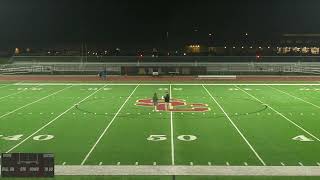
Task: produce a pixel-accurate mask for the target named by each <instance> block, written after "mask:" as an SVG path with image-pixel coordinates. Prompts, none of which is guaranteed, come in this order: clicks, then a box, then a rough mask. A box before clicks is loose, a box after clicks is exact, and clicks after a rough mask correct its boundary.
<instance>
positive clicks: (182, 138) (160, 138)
mask: <svg viewBox="0 0 320 180" xmlns="http://www.w3.org/2000/svg"><path fill="white" fill-rule="evenodd" d="M167 139H168V138H167V136H166V135H150V136H149V137H148V138H147V140H148V141H165V140H167ZM177 139H178V140H180V141H194V140H197V136H194V135H180V136H178V137H177Z"/></svg>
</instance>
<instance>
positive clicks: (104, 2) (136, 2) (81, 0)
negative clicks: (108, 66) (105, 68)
mask: <svg viewBox="0 0 320 180" xmlns="http://www.w3.org/2000/svg"><path fill="white" fill-rule="evenodd" d="M319 7H320V1H319V0H306V1H304V0H299V1H298V0H184V1H183V0H161V1H155V0H148V1H146V0H145V1H144V0H1V1H0V24H1V25H0V46H2V47H3V46H18V45H20V46H22V45H29V46H32V45H42V46H54V45H61V44H77V43H81V42H87V43H89V44H96V45H106V46H112V47H130V46H139V47H163V46H165V44H166V42H167V33H166V32H169V40H170V43H171V44H172V46H181V45H182V44H186V43H190V42H191V41H195V40H199V41H205V40H206V39H207V38H208V34H209V33H213V34H214V38H215V39H216V40H230V39H235V40H237V39H241V38H242V35H243V34H244V33H245V32H248V33H249V35H250V38H254V39H267V40H268V39H273V38H277V36H278V35H279V34H282V33H320V12H319ZM195 30H198V31H195Z"/></svg>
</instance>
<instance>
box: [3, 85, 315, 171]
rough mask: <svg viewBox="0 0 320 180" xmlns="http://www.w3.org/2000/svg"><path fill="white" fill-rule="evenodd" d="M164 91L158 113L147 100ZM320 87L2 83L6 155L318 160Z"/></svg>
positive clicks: (127, 161)
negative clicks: (165, 105) (166, 99)
mask: <svg viewBox="0 0 320 180" xmlns="http://www.w3.org/2000/svg"><path fill="white" fill-rule="evenodd" d="M167 91H168V92H169V93H170V94H171V98H172V105H171V107H169V109H167V110H165V109H164V110H163V109H161V108H159V111H155V110H154V108H153V107H151V106H150V104H148V99H150V98H152V95H153V93H154V92H157V93H158V95H159V96H162V95H164V94H165V92H167ZM319 93H320V85H307V84H295V85H279V84H273V85H272V84H271V85H261V84H260V85H259V84H257V85H252V84H251V85H246V84H241V85H233V84H220V85H219V84H216V85H204V86H202V85H200V84H199V85H196V84H194V85H191V84H189V85H188V84H171V85H169V84H149V85H146V84H142V85H138V84H117V85H115V84H109V85H102V84H51V85H49V84H1V85H0V122H1V126H0V152H2V153H4V152H50V153H55V156H56V161H55V162H56V164H57V165H186V166H190V165H194V166H196V165H205V166H207V165H211V166H215V165H218V166H263V165H266V166H319V165H320V155H319V152H320V143H319V141H320V119H319V117H320V112H319V110H320V103H319V100H320V94H319ZM139 100H140V101H141V102H143V103H142V104H140V106H138V105H137V104H138V103H137V101H139Z"/></svg>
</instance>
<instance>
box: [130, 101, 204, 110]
mask: <svg viewBox="0 0 320 180" xmlns="http://www.w3.org/2000/svg"><path fill="white" fill-rule="evenodd" d="M135 105H136V106H142V107H154V104H153V102H152V99H140V100H138V101H137V102H136V104H135ZM155 109H156V111H167V112H207V111H210V108H209V107H208V104H203V103H187V102H186V101H185V100H182V99H171V102H170V105H169V107H168V108H166V104H165V102H164V100H163V99H161V100H159V102H158V105H157V107H156V108H155Z"/></svg>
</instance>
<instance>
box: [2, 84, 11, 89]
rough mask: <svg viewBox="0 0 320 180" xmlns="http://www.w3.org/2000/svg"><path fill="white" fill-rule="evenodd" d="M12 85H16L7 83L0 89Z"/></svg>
mask: <svg viewBox="0 0 320 180" xmlns="http://www.w3.org/2000/svg"><path fill="white" fill-rule="evenodd" d="M11 85H14V84H7V85H5V86H1V87H0V89H2V88H5V87H8V86H11Z"/></svg>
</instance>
